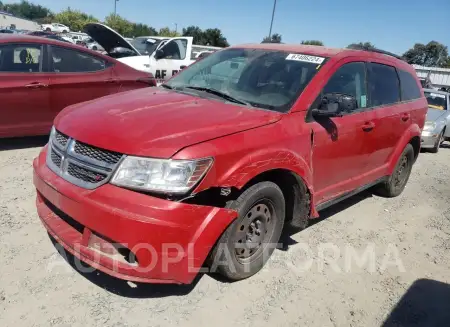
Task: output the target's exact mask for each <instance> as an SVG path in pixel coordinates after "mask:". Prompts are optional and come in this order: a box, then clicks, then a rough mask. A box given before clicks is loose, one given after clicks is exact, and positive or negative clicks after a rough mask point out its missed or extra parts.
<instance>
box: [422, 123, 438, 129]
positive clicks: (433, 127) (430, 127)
mask: <svg viewBox="0 0 450 327" xmlns="http://www.w3.org/2000/svg"><path fill="white" fill-rule="evenodd" d="M435 128H436V122H434V121H427V122H425V126H424V127H423V130H424V131H432V130H434V129H435Z"/></svg>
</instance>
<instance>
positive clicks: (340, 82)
mask: <svg viewBox="0 0 450 327" xmlns="http://www.w3.org/2000/svg"><path fill="white" fill-rule="evenodd" d="M326 93H342V94H347V95H351V96H353V97H355V99H356V102H357V103H358V108H366V107H367V90H366V67H365V64H364V63H363V62H352V63H348V64H345V65H343V66H342V67H340V68H339V69H338V70H337V71H336V72H335V73H334V75H333V76H332V77H331V78H330V80H329V81H328V83H327V85H326V86H325V87H324V89H323V91H322V94H326Z"/></svg>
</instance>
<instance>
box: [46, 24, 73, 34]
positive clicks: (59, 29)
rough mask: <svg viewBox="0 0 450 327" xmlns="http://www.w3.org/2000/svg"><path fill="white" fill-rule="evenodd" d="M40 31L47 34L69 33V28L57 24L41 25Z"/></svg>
mask: <svg viewBox="0 0 450 327" xmlns="http://www.w3.org/2000/svg"><path fill="white" fill-rule="evenodd" d="M41 29H42V30H43V31H47V32H55V33H69V32H70V28H69V27H67V26H66V25H63V24H59V23H52V24H43V25H41Z"/></svg>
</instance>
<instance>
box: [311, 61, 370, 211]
mask: <svg viewBox="0 0 450 327" xmlns="http://www.w3.org/2000/svg"><path fill="white" fill-rule="evenodd" d="M336 69H337V70H335V72H334V73H333V74H332V76H331V78H330V79H329V80H328V82H327V84H326V85H325V87H324V88H323V90H322V92H321V95H323V94H327V93H343V94H348V95H352V96H354V97H355V98H356V100H357V103H358V108H357V109H356V110H355V111H353V112H346V113H344V114H343V116H342V117H334V118H322V119H315V120H312V121H311V122H310V125H311V128H312V131H313V150H312V151H313V152H312V161H313V162H312V164H313V179H314V180H313V183H314V189H315V196H316V201H317V202H318V203H323V202H326V201H327V200H330V199H332V198H335V197H337V196H339V195H341V194H343V193H346V192H348V191H351V190H353V189H355V188H357V187H359V186H361V185H362V182H361V180H362V178H363V176H364V174H365V173H366V168H365V166H366V161H367V157H366V156H367V152H368V149H367V143H366V136H367V133H368V132H370V131H371V126H372V125H371V124H372V118H373V113H372V112H371V111H370V110H368V109H367V90H366V65H365V63H364V62H362V61H353V62H352V61H351V59H350V62H344V63H340V64H338V68H336ZM321 95H319V97H318V99H317V100H316V101H315V103H314V104H313V106H312V108H311V109H314V107H317V105H318V104H319V103H320V98H321Z"/></svg>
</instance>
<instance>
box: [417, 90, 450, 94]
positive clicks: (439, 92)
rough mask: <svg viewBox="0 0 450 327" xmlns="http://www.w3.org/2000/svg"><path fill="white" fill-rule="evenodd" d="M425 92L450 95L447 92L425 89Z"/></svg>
mask: <svg viewBox="0 0 450 327" xmlns="http://www.w3.org/2000/svg"><path fill="white" fill-rule="evenodd" d="M423 91H424V92H431V93H437V94H446V95H447V94H449V93H448V92H445V91H440V90H433V89H423Z"/></svg>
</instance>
